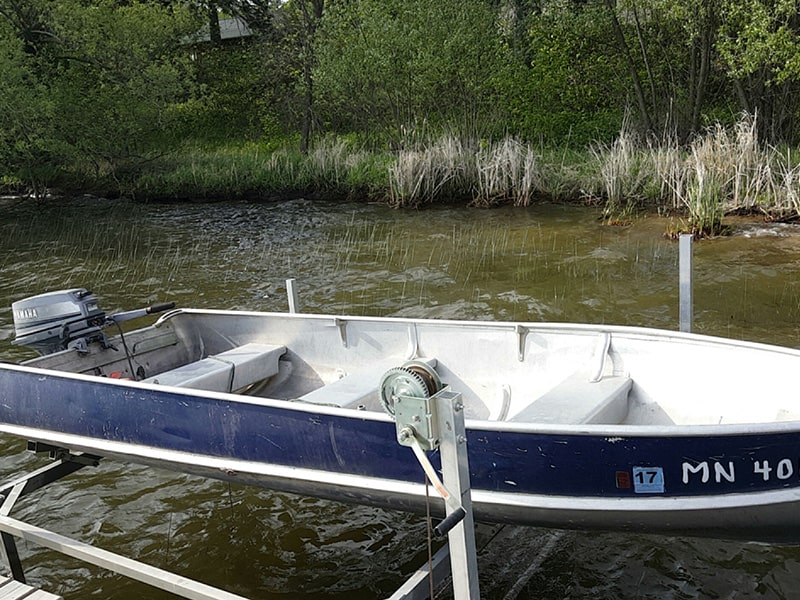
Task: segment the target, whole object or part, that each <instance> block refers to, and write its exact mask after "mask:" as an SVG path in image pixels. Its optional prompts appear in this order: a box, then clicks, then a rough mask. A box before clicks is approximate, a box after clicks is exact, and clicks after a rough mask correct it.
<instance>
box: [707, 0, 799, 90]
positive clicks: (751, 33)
mask: <svg viewBox="0 0 800 600" xmlns="http://www.w3.org/2000/svg"><path fill="white" fill-rule="evenodd" d="M724 11H725V21H724V23H723V26H722V27H721V32H720V33H721V35H720V42H719V50H720V54H721V56H722V58H723V59H724V60H725V61H726V63H727V65H728V72H729V73H730V74H731V75H732V76H733V77H735V78H742V77H746V76H748V75H751V74H753V73H755V72H757V71H758V70H760V69H764V68H767V69H769V71H770V72H771V73H772V74H773V77H774V80H775V81H776V82H782V81H785V80H786V79H789V78H793V79H797V78H798V77H800V46H799V44H800V39H799V37H798V34H799V33H800V16H799V15H798V6H797V3H796V2H793V1H790V0H769V1H765V0H737V1H735V2H734V1H732V0H727V1H726V2H725V4H724Z"/></svg>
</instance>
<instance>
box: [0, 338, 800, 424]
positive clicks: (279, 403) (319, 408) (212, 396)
mask: <svg viewBox="0 0 800 600" xmlns="http://www.w3.org/2000/svg"><path fill="white" fill-rule="evenodd" d="M798 355H800V352H798ZM2 370H11V371H18V372H23V373H25V372H27V373H30V374H31V375H33V376H39V377H50V378H56V379H59V378H61V379H70V380H77V381H82V382H85V383H88V384H91V385H109V386H113V387H128V388H131V389H133V390H137V389H143V388H144V389H146V390H148V391H151V392H156V393H159V392H163V393H164V394H169V395H181V396H185V397H189V398H196V399H198V400H216V401H220V402H229V403H232V404H243V405H250V406H256V407H263V408H267V409H278V410H286V411H298V412H304V413H312V414H325V415H330V416H335V417H342V418H347V419H358V420H368V421H383V422H391V421H393V420H394V419H393V418H392V417H391V416H389V415H388V414H386V413H385V412H382V411H375V410H356V409H353V408H343V407H338V406H328V405H324V404H314V403H306V402H302V401H297V400H284V399H280V398H261V397H257V396H244V395H240V394H235V393H228V392H215V391H207V390H195V389H191V388H184V387H174V386H169V385H161V384H156V383H145V382H142V381H128V380H124V379H113V378H109V377H99V376H96V375H85V374H83V373H71V372H68V371H58V370H53V369H43V368H40V367H32V366H28V365H18V364H14V363H0V371H2ZM454 391H458V390H454ZM466 428H467V430H469V431H484V432H495V433H496V432H501V431H507V432H514V433H530V434H542V435H581V436H597V437H607V438H620V440H622V439H625V438H636V437H640V438H653V437H693V436H704V437H707V436H709V435H713V436H715V437H717V436H719V437H725V436H734V435H752V434H756V433H757V434H771V433H791V432H794V431H798V432H800V419H796V420H787V421H762V422H751V423H717V424H715V423H708V424H692V425H621V424H608V423H598V424H560V423H553V424H550V423H532V422H512V421H490V420H478V419H467V420H466Z"/></svg>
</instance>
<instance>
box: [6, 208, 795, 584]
mask: <svg viewBox="0 0 800 600" xmlns="http://www.w3.org/2000/svg"><path fill="white" fill-rule="evenodd" d="M0 214H2V219H0V248H1V249H2V251H0V359H3V360H17V359H21V358H24V357H26V356H28V352H27V351H26V350H24V349H21V348H17V347H15V346H12V345H11V344H10V340H11V339H12V337H13V324H12V321H11V313H10V304H11V302H12V301H14V300H18V299H21V298H23V297H25V296H29V295H32V294H35V293H40V292H43V291H48V290H54V289H61V288H69V287H88V288H90V289H92V290H93V291H94V292H95V293H96V294H97V295H98V296H100V298H101V306H102V307H103V308H104V309H105V310H107V311H116V310H123V309H130V308H136V307H139V306H143V305H146V304H149V303H152V302H156V301H168V300H172V301H175V302H177V304H178V305H179V306H196V307H209V308H244V309H253V310H280V311H282V310H286V306H287V304H286V296H285V284H284V282H285V280H286V278H288V277H295V278H296V279H297V280H298V284H299V288H300V295H301V304H302V309H303V310H304V311H306V312H325V313H342V314H369V315H402V316H424V317H435V318H454V319H491V320H510V319H515V320H533V321H539V320H549V321H574V322H579V321H580V322H591V323H619V324H628V325H641V326H655V327H663V328H668V329H676V328H677V319H678V306H677V289H678V288H677V260H678V258H677V245H676V244H675V243H673V242H669V241H666V240H664V239H663V238H662V237H661V234H662V232H663V231H664V230H665V229H666V225H667V223H666V222H665V221H664V220H662V219H658V218H646V219H642V220H640V221H637V222H636V223H635V224H634V225H633V226H630V227H625V228H612V227H606V226H603V225H602V224H601V223H600V222H599V221H598V219H597V216H598V215H597V214H596V213H595V212H594V211H593V210H592V209H586V208H577V207H566V206H555V205H548V206H536V207H531V208H529V209H497V210H490V211H479V210H464V209H458V208H436V209H431V210H425V211H419V212H413V211H403V212H400V211H392V210H389V209H386V208H385V207H382V206H373V205H328V204H324V203H318V202H308V201H302V200H300V201H293V202H286V203H273V204H247V203H241V204H239V203H233V204H226V205H215V204H196V205H187V204H164V205H138V204H132V203H126V202H114V203H107V202H102V201H97V200H94V199H83V200H77V201H71V202H68V203H64V204H61V205H55V204H45V205H34V204H31V203H24V202H18V201H13V200H0ZM736 226H737V233H736V235H734V236H732V237H729V238H725V239H719V240H711V241H705V242H702V243H700V244H697V245H695V289H694V298H695V329H696V330H697V331H701V332H703V333H709V334H713V335H722V336H728V337H735V338H744V339H751V340H757V341H765V342H771V343H778V344H783V345H790V346H796V345H800V342H798V339H800V338H799V337H798V333H800V287H799V286H800V229H799V228H798V227H797V226H794V225H779V224H769V225H765V224H759V223H753V222H750V223H748V222H741V223H738V224H736ZM755 375H756V376H758V374H755ZM764 376H768V375H767V374H764ZM42 461H43V459H41V458H38V457H35V456H32V455H29V454H27V453H26V452H25V451H24V444H22V443H21V442H19V441H16V440H12V439H0V469H2V473H3V474H4V475H5V476H10V475H12V474H14V473H17V472H19V471H22V470H30V469H32V468H35V467H36V466H39V465H41V464H43V463H42ZM14 516H18V517H20V518H25V519H29V520H30V521H31V522H33V523H35V524H37V525H41V526H45V527H50V528H52V529H54V530H55V531H58V532H59V533H63V534H66V535H71V536H75V537H77V538H78V539H80V540H83V541H87V542H91V543H95V544H97V545H98V546H100V547H103V548H107V549H110V550H114V551H118V552H120V553H122V554H125V555H128V556H133V557H137V558H140V559H142V560H144V561H146V562H148V563H150V564H153V565H155V566H159V567H164V568H168V569H171V570H175V571H177V572H178V573H180V574H182V575H186V576H188V577H193V578H196V579H199V580H201V581H204V582H207V583H210V584H212V585H216V586H220V587H223V588H225V589H228V590H230V591H233V592H236V593H239V594H241V595H244V596H247V597H250V598H273V597H280V598H298V599H300V598H302V599H307V598H365V599H366V598H379V597H384V596H386V595H388V594H389V593H390V592H391V591H392V590H393V589H394V588H395V587H396V586H397V585H399V583H401V582H402V580H403V578H404V576H405V575H407V574H408V572H409V571H410V570H411V569H413V568H414V567H416V566H418V564H419V563H420V562H421V561H422V560H423V557H424V556H425V552H426V550H425V546H426V534H425V526H424V522H423V520H422V519H420V518H419V517H417V516H414V515H405V514H400V513H391V512H387V511H381V510H376V509H371V508H363V507H353V506H346V505H340V504H336V503H332V502H323V501H318V500H312V499H308V498H301V497H296V496H289V495H285V494H274V493H270V492H267V491H263V490H256V489H252V488H245V487H240V486H229V485H227V484H224V483H220V482H214V481H207V480H203V479H198V478H195V477H190V476H187V475H182V474H175V473H169V472H164V471H158V470H153V469H147V468H144V467H139V466H135V465H125V464H120V463H114V462H110V461H107V462H105V463H102V464H101V466H100V467H99V468H97V469H90V470H85V471H84V472H83V473H80V474H78V475H76V476H73V477H71V478H69V479H67V480H65V481H62V482H59V483H56V484H54V485H52V486H50V487H49V488H48V489H46V490H45V491H42V492H39V493H36V494H34V495H32V496H31V497H30V498H26V499H24V500H23V501H21V502H20V503H19V504H18V508H16V509H15V511H14ZM513 533H514V535H516V536H517V537H516V538H515V539H514V540H513V541H510V542H509V544H508V547H507V548H505V550H504V551H503V552H502V554H501V555H500V556H485V557H483V558H482V565H484V566H485V570H484V571H482V572H481V576H482V579H483V581H482V587H483V589H484V592H485V593H484V595H485V597H503V595H504V594H505V590H508V589H509V587H510V585H511V584H512V583H514V578H515V577H516V576H518V575H519V572H520V571H522V570H524V569H525V568H526V566H527V565H528V564H530V562H531V561H533V560H535V558H536V553H537V548H538V547H540V546H541V539H542V536H543V535H544V533H545V532H542V531H539V530H535V529H519V530H516V531H515V532H513ZM21 551H22V553H23V563H24V565H25V566H26V570H27V575H28V577H29V579H30V580H31V581H32V582H34V583H37V584H39V585H42V586H44V587H45V588H47V589H49V590H51V591H54V592H58V593H61V594H63V595H64V596H65V597H66V598H68V599H70V598H84V597H88V596H95V597H100V598H118V599H133V598H137V599H138V598H142V597H146V598H156V599H158V598H171V597H173V596H171V595H169V594H166V593H160V592H157V591H154V590H152V589H150V588H148V587H146V586H143V585H141V584H137V583H135V582H130V581H128V580H126V579H124V578H121V577H118V576H115V575H112V574H109V573H107V572H105V571H102V570H100V569H95V568H93V567H86V566H85V565H82V564H80V563H78V562H77V561H73V560H71V559H68V558H65V557H63V556H60V555H58V554H56V553H53V552H50V551H47V550H42V549H41V548H38V547H36V546H33V545H25V544H21ZM798 559H800V553H798V551H796V550H795V549H794V548H784V547H776V546H764V545H756V544H746V543H741V542H720V541H711V540H694V539H686V538H663V537H655V536H648V535H620V534H587V533H580V532H569V533H567V534H565V535H564V537H563V538H562V539H561V540H560V541H559V543H558V545H557V547H556V550H555V552H554V553H552V554H551V555H549V556H548V557H547V558H546V559H545V560H544V562H543V564H542V565H541V568H540V569H539V570H538V571H536V573H535V574H534V576H533V577H532V578H531V579H530V581H529V582H528V584H527V585H526V586H525V588H524V591H523V593H522V595H521V596H520V597H537V598H587V597H594V598H622V597H625V598H628V597H677V598H686V597H697V598H705V597H734V596H737V597H741V596H744V597H775V598H779V597H787V596H790V595H791V593H792V591H793V590H795V589H796V588H797V584H798V581H799V579H798V577H799V576H800V562H799V560H798ZM509 563H510V564H511V565H512V566H514V567H515V568H514V569H509V568H508V565H509Z"/></svg>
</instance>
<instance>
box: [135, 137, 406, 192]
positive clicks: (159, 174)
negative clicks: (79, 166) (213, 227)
mask: <svg viewBox="0 0 800 600" xmlns="http://www.w3.org/2000/svg"><path fill="white" fill-rule="evenodd" d="M390 160H391V156H390V155H389V154H386V153H372V152H365V151H363V150H360V149H359V148H357V147H356V146H355V144H352V143H349V142H347V141H345V140H340V139H333V138H331V139H326V140H322V141H321V142H320V143H319V144H317V145H316V146H315V147H314V148H313V149H312V150H311V152H309V153H308V154H303V153H301V152H299V151H297V150H292V149H288V148H283V149H279V150H274V151H273V150H269V151H266V150H263V149H262V148H261V147H259V146H258V145H257V144H247V145H242V146H232V147H228V146H226V147H222V148H213V149H210V150H209V149H204V148H190V149H186V150H184V151H183V152H181V153H180V154H177V155H175V156H173V157H170V158H167V159H164V160H162V161H160V162H159V163H157V164H154V165H153V167H152V168H151V169H150V170H148V171H147V172H145V173H143V174H142V175H140V176H139V177H138V178H137V180H136V181H135V182H134V183H133V185H132V193H133V194H134V195H136V196H140V197H144V198H178V199H203V198H236V197H272V196H286V195H294V194H304V195H311V196H314V195H321V196H325V197H330V198H338V197H343V196H344V197H347V196H350V195H353V194H358V195H359V197H363V196H364V195H370V194H373V193H374V194H378V195H381V191H382V190H383V189H385V187H386V183H385V182H386V172H387V168H388V167H387V163H388V162H389V161H390Z"/></svg>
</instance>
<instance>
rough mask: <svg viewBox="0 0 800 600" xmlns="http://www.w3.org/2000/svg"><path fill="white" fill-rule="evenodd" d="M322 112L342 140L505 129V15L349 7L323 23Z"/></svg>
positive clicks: (379, 1)
mask: <svg viewBox="0 0 800 600" xmlns="http://www.w3.org/2000/svg"><path fill="white" fill-rule="evenodd" d="M320 34H321V35H320V37H319V39H318V44H317V58H318V64H317V67H316V69H315V71H314V81H315V85H316V94H315V96H316V105H317V106H318V108H319V109H320V115H321V117H322V118H323V119H324V122H325V124H326V126H327V127H329V128H330V129H332V130H334V131H357V132H365V133H368V132H375V131H378V132H382V133H383V135H388V136H389V138H390V139H394V140H397V139H399V138H402V137H403V131H408V130H409V128H411V129H419V128H420V127H421V126H422V125H423V124H425V125H426V126H427V127H430V128H433V129H438V130H441V129H444V128H449V129H452V130H456V131H458V132H461V133H465V134H468V135H471V136H478V137H479V136H480V135H482V133H484V132H486V131H487V130H488V129H491V128H493V127H496V126H497V118H496V113H495V111H496V109H497V108H498V103H497V98H498V92H497V78H498V76H499V75H500V73H501V72H502V69H503V64H504V63H503V61H504V60H505V59H506V58H507V53H506V49H504V48H503V47H502V45H501V41H500V36H499V29H498V25H497V19H496V12H495V11H494V10H493V9H492V7H491V6H490V5H489V4H487V3H486V2H483V1H480V0H463V1H461V0H440V1H438V2H429V1H427V0H405V1H401V0H362V1H360V2H340V3H336V4H334V5H333V6H332V7H331V10H329V11H328V13H327V14H326V17H325V19H324V20H323V22H322V27H321V30H320Z"/></svg>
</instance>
